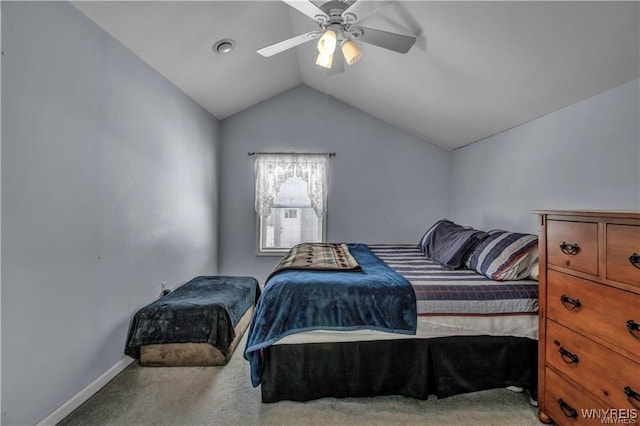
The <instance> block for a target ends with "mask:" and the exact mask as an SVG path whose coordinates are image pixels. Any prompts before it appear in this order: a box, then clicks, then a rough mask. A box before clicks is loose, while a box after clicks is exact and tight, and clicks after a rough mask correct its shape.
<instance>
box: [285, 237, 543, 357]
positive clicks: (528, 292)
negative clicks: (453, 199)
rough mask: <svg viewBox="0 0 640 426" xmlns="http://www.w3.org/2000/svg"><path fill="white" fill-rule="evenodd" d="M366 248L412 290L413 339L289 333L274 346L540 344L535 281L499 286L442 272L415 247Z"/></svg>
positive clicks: (368, 333)
mask: <svg viewBox="0 0 640 426" xmlns="http://www.w3.org/2000/svg"><path fill="white" fill-rule="evenodd" d="M369 248H370V249H371V251H372V252H373V253H374V254H375V255H376V256H378V257H379V258H380V259H381V260H382V261H384V262H385V263H387V264H388V265H389V266H390V267H392V268H393V269H395V270H396V271H397V272H399V273H400V274H402V275H403V276H404V277H405V278H407V279H408V280H409V282H411V284H412V285H413V288H414V291H415V293H416V303H417V312H418V327H417V330H416V334H415V335H400V334H394V333H384V332H380V331H376V330H353V331H336V330H314V331H308V332H304V333H296V334H291V335H289V336H286V337H284V338H283V339H281V340H279V341H277V342H276V343H275V344H276V345H293V344H307V343H326V342H358V341H372V340H398V339H430V338H437V337H449V336H481V335H489V336H512V337H526V338H529V339H533V340H537V339H538V315H537V312H538V282H537V281H533V280H520V281H502V282H498V281H492V280H489V279H488V278H485V277H484V276H482V275H480V274H478V273H476V272H474V271H470V270H455V271H451V270H445V269H443V268H442V267H441V266H440V265H438V264H437V263H435V262H432V261H430V260H428V259H427V258H426V257H425V256H424V254H422V252H420V250H419V249H418V248H417V247H416V246H415V245H409V244H405V245H397V244H395V245H388V244H376V245H371V244H370V245H369Z"/></svg>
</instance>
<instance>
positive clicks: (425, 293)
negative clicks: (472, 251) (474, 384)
mask: <svg viewBox="0 0 640 426" xmlns="http://www.w3.org/2000/svg"><path fill="white" fill-rule="evenodd" d="M369 248H370V249H371V251H372V252H373V253H374V254H375V255H376V256H378V257H379V258H380V259H381V260H382V261H384V262H385V263H386V264H387V265H389V266H390V267H392V268H393V269H395V270H396V271H397V272H399V273H400V274H402V275H403V276H404V277H405V278H406V279H407V280H409V282H411V285H412V286H413V288H414V291H415V293H416V304H417V312H418V316H419V317H424V316H447V315H455V316H460V315H464V316H499V315H523V314H524V315H526V314H529V315H536V314H537V312H538V282H537V281H532V280H519V281H492V280H490V279H488V278H486V277H484V276H482V275H480V274H478V273H476V272H475V271H471V270H468V269H463V270H447V269H444V268H443V267H442V266H440V265H439V264H437V263H435V262H433V261H431V260H428V259H427V258H426V257H425V256H424V254H423V253H422V252H421V251H420V250H419V249H418V248H417V247H416V246H415V245H390V244H376V245H369Z"/></svg>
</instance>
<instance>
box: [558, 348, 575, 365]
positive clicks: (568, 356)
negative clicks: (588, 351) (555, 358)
mask: <svg viewBox="0 0 640 426" xmlns="http://www.w3.org/2000/svg"><path fill="white" fill-rule="evenodd" d="M558 352H560V356H561V357H562V360H563V361H564V362H566V363H567V364H577V363H579V362H580V359H578V355H576V354H572V353H571V352H569V351H568V350H566V349H565V348H563V347H562V346H560V349H559V350H558Z"/></svg>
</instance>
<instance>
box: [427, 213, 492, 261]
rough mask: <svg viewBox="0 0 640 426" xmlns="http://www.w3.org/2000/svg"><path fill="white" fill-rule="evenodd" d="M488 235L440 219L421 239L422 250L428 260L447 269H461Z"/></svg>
mask: <svg viewBox="0 0 640 426" xmlns="http://www.w3.org/2000/svg"><path fill="white" fill-rule="evenodd" d="M488 235H489V234H487V233H486V232H483V231H478V230H477V229H473V228H471V227H468V226H467V227H465V226H461V225H457V224H455V223H453V222H451V221H449V220H446V219H442V220H440V221H438V222H436V223H435V224H434V225H433V226H432V227H431V228H429V230H428V231H427V233H426V234H425V235H424V237H423V238H422V241H421V243H422V250H423V252H424V254H425V256H427V257H428V258H429V259H431V260H433V261H435V262H437V263H439V264H440V265H442V266H444V267H445V268H448V269H459V268H461V267H462V266H463V265H464V263H465V261H466V259H467V257H468V256H469V254H470V253H471V251H472V250H473V248H474V247H475V246H476V245H478V244H479V243H480V242H481V241H482V240H483V239H485V238H486V237H487V236H488Z"/></svg>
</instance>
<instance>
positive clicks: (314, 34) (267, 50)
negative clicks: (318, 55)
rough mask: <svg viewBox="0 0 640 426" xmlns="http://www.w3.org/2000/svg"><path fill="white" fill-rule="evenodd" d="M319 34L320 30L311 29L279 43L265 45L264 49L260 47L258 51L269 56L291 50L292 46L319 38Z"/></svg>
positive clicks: (266, 56)
mask: <svg viewBox="0 0 640 426" xmlns="http://www.w3.org/2000/svg"><path fill="white" fill-rule="evenodd" d="M319 36H320V32H319V31H311V32H308V33H305V34H300V35H299V36H295V37H293V38H290V39H287V40H283V41H281V42H279V43H276V44H272V45H270V46H266V47H263V48H262V49H258V53H259V54H261V55H262V56H264V57H265V58H268V57H270V56H273V55H275V54H278V53H280V52H284V51H285V50H289V49H291V48H292V47H296V46H299V45H301V44H303V43H306V42H308V41H310V40H313V39H315V38H318V37H319Z"/></svg>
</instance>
